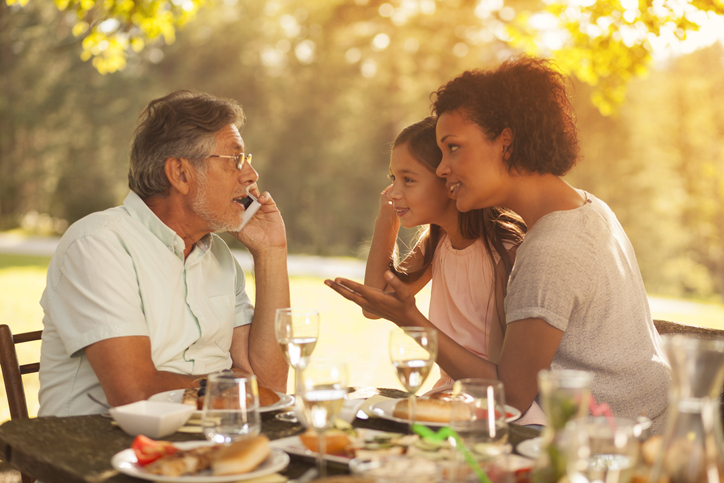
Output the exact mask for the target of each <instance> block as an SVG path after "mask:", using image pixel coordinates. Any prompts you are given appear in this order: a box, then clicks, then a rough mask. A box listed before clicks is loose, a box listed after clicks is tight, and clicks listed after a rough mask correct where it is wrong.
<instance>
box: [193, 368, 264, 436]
mask: <svg viewBox="0 0 724 483" xmlns="http://www.w3.org/2000/svg"><path fill="white" fill-rule="evenodd" d="M201 426H202V429H203V431H204V435H205V436H206V439H208V440H209V441H213V442H215V443H229V442H231V441H236V440H240V439H245V438H250V437H252V436H256V435H257V434H259V431H260V430H261V418H260V416H259V388H258V386H257V383H256V377H255V376H253V375H248V376H244V377H240V376H237V375H235V374H233V373H231V372H221V373H217V374H209V376H208V380H207V382H206V395H205V396H204V409H203V410H202V413H201Z"/></svg>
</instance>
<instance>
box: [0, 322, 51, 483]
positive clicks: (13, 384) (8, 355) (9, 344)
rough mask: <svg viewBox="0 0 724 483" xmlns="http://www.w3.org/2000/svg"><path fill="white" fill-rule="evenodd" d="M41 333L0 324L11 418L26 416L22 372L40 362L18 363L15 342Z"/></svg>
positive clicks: (26, 481) (28, 480)
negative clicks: (22, 330)
mask: <svg viewBox="0 0 724 483" xmlns="http://www.w3.org/2000/svg"><path fill="white" fill-rule="evenodd" d="M42 334H43V331H42V330H36V331H34V332H24V333H22V334H15V335H13V333H12V332H11V331H10V327H9V326H7V325H5V324H2V325H0V367H2V372H3V382H4V383H5V393H6V394H7V397H8V406H9V407H10V418H12V419H21V418H27V417H28V402H27V400H26V399H25V387H24V386H23V374H31V373H34V372H38V371H39V370H40V363H38V362H35V363H32V364H23V365H20V363H19V362H18V354H17V352H16V351H15V344H22V343H23V342H31V341H35V340H40V337H41V335H42ZM20 477H21V480H22V483H32V482H34V481H35V478H32V477H30V476H28V475H26V474H23V473H21V474H20Z"/></svg>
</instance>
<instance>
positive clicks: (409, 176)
mask: <svg viewBox="0 0 724 483" xmlns="http://www.w3.org/2000/svg"><path fill="white" fill-rule="evenodd" d="M390 179H391V180H392V187H391V188H390V189H389V191H388V192H387V198H388V199H389V200H390V201H391V202H392V205H393V206H394V208H395V212H396V213H397V216H398V217H399V219H400V224H401V225H402V226H404V227H405V228H411V227H414V226H418V225H427V224H430V223H434V224H436V225H441V226H445V225H447V224H449V223H450V222H451V221H452V222H453V223H457V216H458V211H457V208H455V201H454V200H452V199H451V198H450V195H449V194H448V189H447V188H446V187H445V180H444V179H442V178H438V177H437V176H436V175H435V173H434V172H433V171H431V170H430V168H428V167H427V166H425V165H424V164H423V163H421V162H420V161H418V160H417V159H415V158H414V157H413V156H412V154H410V150H409V149H408V148H407V143H405V144H401V145H399V146H397V147H396V148H395V149H393V150H392V155H391V157H390Z"/></svg>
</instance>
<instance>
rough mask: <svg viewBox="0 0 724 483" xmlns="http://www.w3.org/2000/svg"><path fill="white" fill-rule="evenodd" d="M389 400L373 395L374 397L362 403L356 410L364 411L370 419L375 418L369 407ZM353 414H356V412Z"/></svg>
mask: <svg viewBox="0 0 724 483" xmlns="http://www.w3.org/2000/svg"><path fill="white" fill-rule="evenodd" d="M390 399H392V398H390V397H385V396H380V395H379V394H375V395H374V396H372V397H369V398H367V399H365V401H364V403H363V404H362V405H361V406H360V407H359V408H358V410H362V411H364V413H365V414H366V415H367V416H369V417H371V418H376V417H377V415H376V414H374V413H372V412H371V411H370V406H371V405H373V404H375V403H378V402H382V401H389V400H390ZM355 414H357V412H356V411H355Z"/></svg>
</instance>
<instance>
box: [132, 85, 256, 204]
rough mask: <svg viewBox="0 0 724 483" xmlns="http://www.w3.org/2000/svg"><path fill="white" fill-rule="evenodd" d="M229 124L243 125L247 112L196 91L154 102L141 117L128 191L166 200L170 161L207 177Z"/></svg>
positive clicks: (231, 101)
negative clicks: (189, 166) (209, 159)
mask: <svg viewBox="0 0 724 483" xmlns="http://www.w3.org/2000/svg"><path fill="white" fill-rule="evenodd" d="M229 124H234V125H236V126H237V127H238V128H241V126H242V125H243V124H244V111H243V110H242V109H241V106H240V105H239V104H238V103H237V102H236V101H234V100H232V99H224V98H219V97H215V96H212V95H210V94H205V93H203V92H193V91H176V92H172V93H171V94H169V95H167V96H165V97H161V98H159V99H154V100H153V101H151V102H150V103H149V104H148V106H146V108H145V109H144V110H143V112H141V115H140V116H139V117H138V121H137V123H136V131H135V132H134V133H133V139H132V140H131V152H130V167H129V169H128V186H129V188H131V189H132V190H133V191H134V192H136V194H138V196H140V197H141V199H144V200H148V199H150V198H153V197H155V196H161V197H163V196H167V195H168V190H169V188H170V187H171V184H170V183H169V181H168V178H166V173H165V171H164V165H165V163H166V159H167V158H186V159H188V160H189V161H191V162H192V163H193V165H194V167H195V168H196V169H197V170H199V171H201V172H204V169H203V166H204V165H203V161H204V160H205V159H206V158H207V157H208V156H210V155H212V154H214V149H216V133H217V132H218V131H219V130H220V129H222V128H223V127H225V126H228V125H229Z"/></svg>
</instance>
